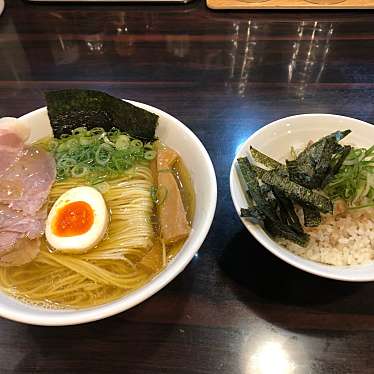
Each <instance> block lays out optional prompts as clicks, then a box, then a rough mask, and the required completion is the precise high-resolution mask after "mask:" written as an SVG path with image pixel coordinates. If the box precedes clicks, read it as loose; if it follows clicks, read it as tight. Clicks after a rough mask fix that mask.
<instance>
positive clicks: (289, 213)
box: [273, 187, 304, 232]
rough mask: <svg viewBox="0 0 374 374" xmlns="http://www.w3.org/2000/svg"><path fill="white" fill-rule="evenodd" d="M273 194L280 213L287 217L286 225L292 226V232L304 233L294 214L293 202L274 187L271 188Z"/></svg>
mask: <svg viewBox="0 0 374 374" xmlns="http://www.w3.org/2000/svg"><path fill="white" fill-rule="evenodd" d="M273 193H274V196H275V197H276V198H277V200H278V201H279V207H280V213H281V214H283V215H284V216H285V217H287V224H288V225H290V226H292V227H293V228H294V230H296V231H298V232H304V230H303V227H302V225H301V223H300V220H299V217H298V216H297V214H296V212H295V208H294V204H293V202H292V201H291V200H290V199H289V198H287V196H286V195H285V194H284V193H283V192H281V191H280V190H279V189H278V188H276V187H273Z"/></svg>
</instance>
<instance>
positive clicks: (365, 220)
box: [281, 208, 374, 266]
mask: <svg viewBox="0 0 374 374" xmlns="http://www.w3.org/2000/svg"><path fill="white" fill-rule="evenodd" d="M305 231H306V232H307V233H308V234H310V242H309V244H308V246H307V247H305V248H303V247H300V246H299V245H297V244H295V243H291V242H289V241H282V243H281V244H282V245H284V246H286V247H287V248H288V249H289V250H290V251H291V252H293V253H295V254H297V255H299V256H301V257H304V258H306V259H309V260H313V261H317V262H321V263H325V264H330V265H337V266H342V265H359V264H364V263H367V262H370V261H373V260H374V208H370V209H364V210H359V211H351V212H342V213H339V214H336V213H335V215H326V216H324V217H323V218H322V224H321V225H320V226H318V227H306V228H305Z"/></svg>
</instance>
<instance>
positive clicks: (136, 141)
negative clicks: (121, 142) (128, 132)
mask: <svg viewBox="0 0 374 374" xmlns="http://www.w3.org/2000/svg"><path fill="white" fill-rule="evenodd" d="M130 144H131V145H132V146H133V147H135V148H141V147H143V142H142V141H141V140H139V139H134V140H131V143H130Z"/></svg>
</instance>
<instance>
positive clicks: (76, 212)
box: [52, 201, 94, 236]
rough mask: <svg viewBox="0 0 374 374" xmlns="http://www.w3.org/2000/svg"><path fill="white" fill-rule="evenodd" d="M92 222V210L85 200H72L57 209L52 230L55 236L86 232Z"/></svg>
mask: <svg viewBox="0 0 374 374" xmlns="http://www.w3.org/2000/svg"><path fill="white" fill-rule="evenodd" d="M93 222H94V212H93V210H92V208H91V206H90V205H89V204H87V203H86V202H85V201H74V202H72V203H69V204H67V205H65V206H63V207H62V208H60V209H59V210H58V211H57V214H56V217H55V219H54V221H53V226H52V229H53V232H54V234H55V235H57V236H76V235H81V234H84V233H86V232H87V231H88V230H89V229H90V228H91V226H92V224H93Z"/></svg>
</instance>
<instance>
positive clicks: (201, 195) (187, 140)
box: [0, 102, 217, 326]
mask: <svg viewBox="0 0 374 374" xmlns="http://www.w3.org/2000/svg"><path fill="white" fill-rule="evenodd" d="M131 103H132V104H134V105H137V106H139V107H141V108H144V109H146V110H149V111H151V112H153V113H155V114H157V115H158V116H159V117H160V118H159V126H158V129H157V132H156V134H157V136H158V137H159V138H160V140H161V141H162V142H164V143H165V144H167V145H169V146H170V147H172V148H174V149H175V150H176V151H178V153H179V154H180V155H181V157H182V158H183V161H184V162H185V164H186V166H187V168H188V170H189V172H190V175H191V178H192V182H193V186H194V189H195V193H196V211H195V216H194V219H193V224H192V231H191V234H190V236H189V237H188V239H187V241H186V242H185V244H184V245H183V247H182V249H181V250H180V252H179V253H178V255H177V256H176V257H175V258H174V259H173V260H172V261H171V262H170V263H169V264H168V266H167V267H166V268H165V269H164V270H163V271H162V272H161V273H160V274H158V275H157V276H156V277H155V278H153V279H152V280H151V281H150V282H149V283H147V284H146V285H145V286H143V287H141V288H140V289H138V290H136V291H134V292H132V293H131V294H129V295H127V296H124V297H122V298H120V299H118V300H116V301H114V302H110V303H107V304H105V305H102V306H98V307H93V308H90V309H83V310H46V309H38V308H33V307H31V306H28V305H26V304H22V303H20V302H18V301H16V300H15V299H13V298H11V297H9V296H7V295H6V294H4V293H0V315H1V316H2V317H5V318H9V319H12V320H15V321H19V322H24V323H29V324H34V325H50V326H58V325H73V324H79V323H84V322H90V321H95V320H99V319H102V318H105V317H109V316H112V315H114V314H116V313H120V312H123V311H125V310H127V309H129V308H131V307H133V306H135V305H137V304H139V303H141V302H142V301H144V300H145V299H147V298H149V297H150V296H152V295H153V294H155V293H156V292H157V291H159V290H160V289H161V288H163V287H164V286H165V285H167V284H168V283H169V282H170V281H171V280H172V279H174V278H175V277H176V276H177V275H178V274H179V273H180V272H181V271H182V270H183V269H184V268H185V267H186V266H187V264H188V263H189V262H190V261H191V259H192V258H193V256H194V254H195V253H196V252H197V251H198V249H199V248H200V246H201V244H202V243H203V241H204V239H205V237H206V235H207V233H208V231H209V228H210V225H211V223H212V220H213V217H214V212H215V208H216V201H217V182H216V176H215V172H214V168H213V165H212V162H211V160H210V157H209V155H208V153H207V151H206V150H205V148H204V146H203V145H202V143H201V142H200V140H199V139H198V138H197V137H196V135H194V134H193V132H192V131H191V130H189V129H188V128H187V127H186V126H185V125H183V123H181V122H180V121H178V120H177V119H175V118H174V117H172V116H171V115H169V114H167V113H165V112H163V111H162V110H159V109H156V108H154V107H151V106H149V105H145V104H141V103H137V102H131ZM21 118H22V119H23V120H25V122H26V123H27V124H28V126H29V127H30V129H31V136H30V142H33V141H35V140H38V139H40V138H42V137H46V136H48V135H51V134H52V129H51V126H50V123H49V119H48V115H47V110H46V108H41V109H38V110H35V111H33V112H31V113H28V114H26V115H24V116H23V117H21Z"/></svg>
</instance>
